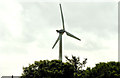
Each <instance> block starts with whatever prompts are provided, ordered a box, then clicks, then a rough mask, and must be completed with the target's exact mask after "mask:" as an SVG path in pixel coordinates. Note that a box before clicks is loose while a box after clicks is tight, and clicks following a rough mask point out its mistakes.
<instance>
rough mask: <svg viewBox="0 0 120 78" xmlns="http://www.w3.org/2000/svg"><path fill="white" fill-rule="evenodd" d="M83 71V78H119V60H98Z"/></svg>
mask: <svg viewBox="0 0 120 78" xmlns="http://www.w3.org/2000/svg"><path fill="white" fill-rule="evenodd" d="M83 73H84V74H85V75H84V76H83V78H120V62H107V63H104V62H100V63H99V64H96V66H95V67H93V68H92V69H90V68H87V69H86V70H85V72H83Z"/></svg>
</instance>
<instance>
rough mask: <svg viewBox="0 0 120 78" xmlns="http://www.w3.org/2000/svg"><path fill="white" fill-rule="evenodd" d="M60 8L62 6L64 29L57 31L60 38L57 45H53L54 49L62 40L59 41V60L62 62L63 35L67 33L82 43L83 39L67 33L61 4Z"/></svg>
mask: <svg viewBox="0 0 120 78" xmlns="http://www.w3.org/2000/svg"><path fill="white" fill-rule="evenodd" d="M59 6H60V12H61V18H62V25H63V29H61V30H56V31H57V33H59V36H58V38H57V40H56V42H55V44H54V45H53V47H52V49H53V48H54V47H55V45H56V44H57V42H58V41H59V40H60V41H59V60H61V61H62V35H63V34H64V32H65V33H66V34H67V35H68V36H70V37H73V38H75V39H77V40H80V41H81V39H79V38H77V37H76V36H74V35H72V34H71V33H69V32H67V31H66V30H65V25H64V17H63V12H62V7H61V4H59Z"/></svg>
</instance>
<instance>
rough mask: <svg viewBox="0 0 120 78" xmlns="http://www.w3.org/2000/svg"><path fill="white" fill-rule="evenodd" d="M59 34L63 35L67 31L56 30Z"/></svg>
mask: <svg viewBox="0 0 120 78" xmlns="http://www.w3.org/2000/svg"><path fill="white" fill-rule="evenodd" d="M56 32H57V33H61V34H63V33H64V32H65V30H63V29H61V30H56Z"/></svg>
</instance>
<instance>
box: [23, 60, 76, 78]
mask: <svg viewBox="0 0 120 78" xmlns="http://www.w3.org/2000/svg"><path fill="white" fill-rule="evenodd" d="M73 73H74V67H73V65H71V64H70V63H68V62H67V63H63V62H62V61H60V60H52V61H48V60H43V61H42V60H40V61H35V62H34V64H29V67H23V73H22V76H21V78H73Z"/></svg>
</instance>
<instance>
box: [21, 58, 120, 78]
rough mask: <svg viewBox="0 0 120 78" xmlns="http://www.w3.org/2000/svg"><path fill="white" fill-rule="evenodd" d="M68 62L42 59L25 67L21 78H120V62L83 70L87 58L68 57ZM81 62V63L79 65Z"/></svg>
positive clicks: (97, 65) (101, 64)
mask: <svg viewBox="0 0 120 78" xmlns="http://www.w3.org/2000/svg"><path fill="white" fill-rule="evenodd" d="M66 59H67V60H68V62H65V63H64V62H62V61H60V60H51V61H49V60H40V61H35V62H34V64H29V66H28V67H23V73H22V76H21V78H120V62H114V61H111V62H107V63H105V62H100V63H98V64H96V66H95V67H93V68H90V67H87V69H86V70H81V69H79V67H80V66H81V65H84V64H86V59H85V60H84V61H83V62H80V60H79V58H78V57H75V56H72V59H69V58H68V57H66ZM79 64H80V65H79Z"/></svg>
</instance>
